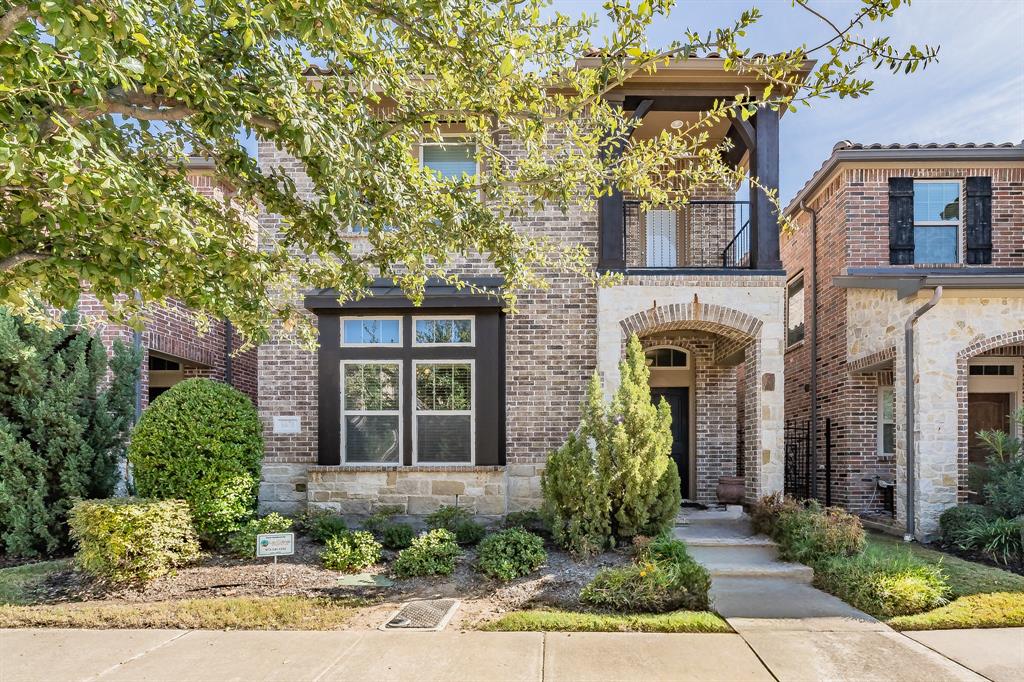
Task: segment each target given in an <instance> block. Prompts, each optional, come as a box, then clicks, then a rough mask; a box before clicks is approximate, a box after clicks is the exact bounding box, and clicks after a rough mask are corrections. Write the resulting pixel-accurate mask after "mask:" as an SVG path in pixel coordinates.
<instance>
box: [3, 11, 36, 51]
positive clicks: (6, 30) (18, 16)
mask: <svg viewBox="0 0 1024 682" xmlns="http://www.w3.org/2000/svg"><path fill="white" fill-rule="evenodd" d="M31 16H33V12H32V10H30V9H29V8H28V5H17V6H15V7H12V8H11V9H9V10H7V14H5V15H3V16H2V17H0V43H2V42H4V41H6V40H7V39H8V38H10V37H11V34H12V33H14V29H15V28H17V27H18V24H20V23H21V22H22V21H24V20H25V19H28V18H29V17H31Z"/></svg>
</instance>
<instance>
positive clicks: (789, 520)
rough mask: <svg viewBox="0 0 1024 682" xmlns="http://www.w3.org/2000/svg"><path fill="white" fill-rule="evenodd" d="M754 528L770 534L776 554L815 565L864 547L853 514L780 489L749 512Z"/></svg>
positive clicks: (858, 521) (851, 554)
mask: <svg viewBox="0 0 1024 682" xmlns="http://www.w3.org/2000/svg"><path fill="white" fill-rule="evenodd" d="M751 518H752V522H753V526H754V530H755V531H757V532H759V533H766V534H767V535H769V536H771V538H772V539H774V540H775V541H776V542H777V543H778V545H779V557H780V558H781V559H783V560H784V561H798V562H800V563H804V564H808V565H814V564H815V563H816V562H819V561H823V560H826V559H831V558H834V557H847V556H853V555H855V554H858V553H860V552H861V551H862V550H863V549H864V541H865V539H864V527H863V526H862V525H861V522H860V519H859V518H857V517H856V516H854V515H852V514H850V513H848V512H846V511H844V510H842V509H839V508H838V507H822V506H821V505H820V504H818V503H817V502H815V501H813V500H812V501H809V502H806V503H801V502H797V501H796V500H793V499H792V498H788V497H784V496H782V495H781V494H779V493H774V494H772V495H767V496H765V497H763V498H762V499H761V500H760V501H758V503H757V504H755V505H754V509H753V510H752V512H751Z"/></svg>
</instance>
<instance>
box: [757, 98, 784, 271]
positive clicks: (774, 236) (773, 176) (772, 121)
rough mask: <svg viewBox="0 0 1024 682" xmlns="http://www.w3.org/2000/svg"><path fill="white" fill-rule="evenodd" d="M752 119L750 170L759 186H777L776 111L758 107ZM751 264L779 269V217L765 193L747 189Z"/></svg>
mask: <svg viewBox="0 0 1024 682" xmlns="http://www.w3.org/2000/svg"><path fill="white" fill-rule="evenodd" d="M753 121H754V132H755V139H754V148H753V149H752V150H751V153H750V172H751V174H752V175H753V176H754V177H756V178H757V180H758V182H760V183H761V185H763V186H765V187H768V188H769V189H774V190H775V191H776V192H778V189H779V112H778V111H772V110H771V109H769V108H768V107H763V108H761V109H760V110H758V112H757V115H755V116H754V118H753ZM750 267H751V268H754V269H761V270H780V269H782V260H781V259H780V257H779V216H778V214H777V213H776V211H775V207H774V206H773V205H772V202H771V201H769V199H768V196H767V195H766V194H765V193H764V192H762V191H761V190H760V189H757V188H755V187H753V186H751V188H750Z"/></svg>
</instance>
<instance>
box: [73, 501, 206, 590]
mask: <svg viewBox="0 0 1024 682" xmlns="http://www.w3.org/2000/svg"><path fill="white" fill-rule="evenodd" d="M68 525H69V526H70V529H71V538H72V539H73V540H74V541H75V544H76V545H77V546H78V550H77V551H76V552H75V562H76V563H77V564H78V566H79V567H81V569H82V570H83V571H85V572H86V573H89V574H91V575H94V576H96V577H99V578H103V579H106V580H108V581H110V582H112V583H144V582H147V581H150V580H153V579H154V578H159V577H160V576H162V575H165V574H167V573H169V572H171V571H172V570H174V569H175V568H178V567H180V566H184V565H186V564H188V563H189V562H191V561H193V560H195V559H196V558H198V557H199V542H198V541H197V540H196V535H195V531H193V529H192V516H191V514H190V513H189V508H188V505H187V504H186V503H185V502H183V501H181V500H144V499H137V498H118V499H112V500H89V501H85V502H78V503H77V504H75V506H74V507H72V508H71V512H70V514H69V515H68Z"/></svg>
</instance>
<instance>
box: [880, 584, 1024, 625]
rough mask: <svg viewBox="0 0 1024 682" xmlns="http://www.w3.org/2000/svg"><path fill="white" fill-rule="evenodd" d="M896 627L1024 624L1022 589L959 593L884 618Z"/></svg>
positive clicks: (1023, 595) (1023, 593) (1023, 596)
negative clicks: (928, 606)
mask: <svg viewBox="0 0 1024 682" xmlns="http://www.w3.org/2000/svg"><path fill="white" fill-rule="evenodd" d="M888 623H889V625H890V626H892V627H893V628H895V629H897V630H950V629H954V628H1010V627H1024V592H994V593H992V594H974V595H970V596H967V597H960V598H959V599H955V600H953V601H951V602H950V603H949V604H946V605H945V606H940V607H939V608H937V609H933V610H931V611H927V612H925V613H919V614H917V615H916V616H898V617H896V618H892V619H890V620H889V621H888Z"/></svg>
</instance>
